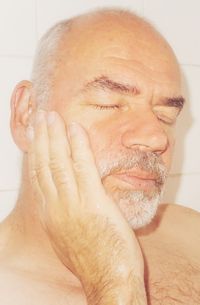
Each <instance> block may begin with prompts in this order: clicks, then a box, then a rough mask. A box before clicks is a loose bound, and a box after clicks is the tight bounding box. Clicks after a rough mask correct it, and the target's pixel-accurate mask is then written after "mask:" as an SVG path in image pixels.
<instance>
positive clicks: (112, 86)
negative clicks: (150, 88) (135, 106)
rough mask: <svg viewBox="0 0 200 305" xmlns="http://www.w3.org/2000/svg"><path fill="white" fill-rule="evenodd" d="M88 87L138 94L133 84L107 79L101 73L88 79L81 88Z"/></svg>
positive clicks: (85, 89)
mask: <svg viewBox="0 0 200 305" xmlns="http://www.w3.org/2000/svg"><path fill="white" fill-rule="evenodd" d="M89 89H102V90H110V91H113V92H118V93H122V94H128V95H136V94H139V89H138V88H136V87H135V86H130V85H129V84H123V83H120V82H116V81H114V80H111V79H109V78H108V77H107V76H105V75H101V76H99V77H95V78H94V79H93V80H92V81H89V82H88V83H86V84H85V85H84V88H83V90H84V91H87V90H89Z"/></svg>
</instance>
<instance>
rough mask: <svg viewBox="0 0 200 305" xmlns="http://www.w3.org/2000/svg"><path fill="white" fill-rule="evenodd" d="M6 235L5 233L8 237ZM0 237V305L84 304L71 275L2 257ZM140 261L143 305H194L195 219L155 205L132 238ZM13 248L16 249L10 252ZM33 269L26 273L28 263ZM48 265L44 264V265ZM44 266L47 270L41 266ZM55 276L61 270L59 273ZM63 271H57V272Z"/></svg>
mask: <svg viewBox="0 0 200 305" xmlns="http://www.w3.org/2000/svg"><path fill="white" fill-rule="evenodd" d="M9 234H11V233H9ZM9 234H7V236H6V234H5V231H4V236H3V235H2V234H1V235H0V237H1V241H0V242H1V272H0V304H2V305H14V304H17V305H18V304H20V305H35V304H37V305H44V304H48V305H55V304H56V305H68V304H70V305H73V304H74V305H75V304H76V305H79V304H80V305H81V304H86V303H87V302H86V300H85V297H84V293H83V291H82V289H81V288H80V286H79V285H78V284H77V285H74V278H73V275H70V276H69V272H68V271H67V272H66V277H65V276H63V272H61V273H60V275H61V276H59V268H61V267H56V268H55V270H54V268H53V267H52V265H51V267H49V272H48V268H47V267H46V266H45V267H44V268H43V267H42V265H41V264H37V259H36V258H35V253H32V254H30V253H29V252H28V250H27V253H25V252H26V250H25V251H23V248H24V245H18V246H19V247H20V248H21V250H22V251H16V252H15V254H16V255H14V254H11V253H10V252H9V253H8V252H7V250H6V246H7V244H8V243H9V240H8V239H9ZM137 236H138V239H139V242H140V245H141V248H142V250H143V253H144V257H145V283H146V291H147V295H148V305H179V304H183V305H199V304H200V214H199V213H198V212H195V211H193V210H191V209H188V208H184V207H181V206H178V205H169V204H163V205H160V208H159V211H158V214H157V217H156V218H155V219H154V221H153V223H152V224H151V225H149V226H148V227H146V228H145V229H141V230H140V231H138V232H137ZM16 247H17V246H16ZM30 260H32V262H34V264H32V265H31V268H30V269H29V268H28V261H30ZM49 263H50V262H49ZM52 264H53V263H52ZM47 265H48V264H47ZM60 270H61V269H60ZM62 271H63V269H62Z"/></svg>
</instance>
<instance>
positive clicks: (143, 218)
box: [107, 188, 163, 230]
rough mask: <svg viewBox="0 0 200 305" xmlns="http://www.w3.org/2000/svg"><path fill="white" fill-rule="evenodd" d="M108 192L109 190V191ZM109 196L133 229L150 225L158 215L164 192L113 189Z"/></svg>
mask: <svg viewBox="0 0 200 305" xmlns="http://www.w3.org/2000/svg"><path fill="white" fill-rule="evenodd" d="M107 192H108V190H107ZM108 193H109V196H110V197H111V198H112V199H113V200H114V201H115V203H116V204H117V205H118V207H119V209H120V210H121V212H122V214H123V216H124V217H125V219H126V220H127V222H128V223H129V225H130V226H131V228H132V229H134V230H137V229H140V228H142V227H145V226H146V225H148V224H149V223H150V222H151V221H152V220H153V218H154V216H155V215H156V212H157V209H158V206H159V203H160V202H161V198H162V193H163V192H162V191H158V190H156V191H155V189H154V190H153V191H152V192H146V191H143V190H130V189H119V188H112V190H109V192H108Z"/></svg>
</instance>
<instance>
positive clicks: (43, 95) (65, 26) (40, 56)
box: [31, 8, 155, 106]
mask: <svg viewBox="0 0 200 305" xmlns="http://www.w3.org/2000/svg"><path fill="white" fill-rule="evenodd" d="M102 15H115V16H118V17H119V16H123V15H124V16H126V17H129V18H134V19H135V20H136V21H139V22H140V24H141V23H143V25H144V26H148V27H151V28H152V29H153V26H151V25H150V23H149V22H148V21H146V20H144V19H143V18H141V17H139V16H137V15H136V14H135V13H134V12H131V11H129V10H126V9H119V8H103V9H102V8H101V9H96V10H94V11H91V12H89V13H85V14H83V15H79V16H76V17H73V18H70V19H66V20H62V21H60V22H58V23H57V24H55V25H54V26H52V27H51V28H50V29H49V30H48V31H47V32H46V33H45V34H44V35H43V36H42V37H41V39H40V41H39V43H38V47H37V49H36V53H35V58H34V62H33V69H32V74H31V81H32V83H33V95H34V97H35V99H36V101H37V104H38V105H41V106H42V105H45V104H46V103H47V102H48V100H49V97H50V94H51V88H52V87H53V81H54V75H55V72H56V68H57V63H58V56H56V55H57V52H58V50H59V46H60V43H61V41H62V38H63V37H65V38H66V34H67V33H69V32H70V29H71V27H72V24H73V23H74V22H75V21H76V20H77V19H80V18H81V17H82V16H83V17H90V16H102ZM154 30H155V29H154Z"/></svg>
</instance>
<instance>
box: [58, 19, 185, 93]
mask: <svg viewBox="0 0 200 305" xmlns="http://www.w3.org/2000/svg"><path fill="white" fill-rule="evenodd" d="M60 52H61V56H60V58H62V60H61V61H60V64H62V67H60V69H61V70H65V69H66V70H65V72H64V75H65V77H66V78H67V77H70V78H71V79H72V78H73V76H74V77H75V74H76V75H78V79H79V82H80V81H81V80H83V81H85V80H86V78H87V77H88V78H90V77H95V74H96V75H97V74H98V75H99V74H109V75H111V76H112V75H114V77H115V78H116V77H119V78H121V79H124V81H126V82H130V81H133V80H134V82H135V81H136V80H138V81H140V80H143V81H144V82H145V81H148V82H149V83H152V85H153V84H157V86H158V87H162V84H163V85H165V86H168V87H170V88H171V89H172V91H173V90H174V91H176V90H179V89H180V70H179V66H178V64H177V61H176V57H175V55H174V53H173V51H172V50H171V48H170V46H169V45H168V43H167V42H166V41H165V40H164V39H163V38H162V37H161V36H160V34H158V33H157V32H156V31H155V30H153V29H152V28H151V27H150V26H149V25H148V24H146V23H145V22H143V21H141V20H138V19H137V18H136V20H135V19H133V18H132V19H131V18H128V19H125V18H124V17H123V18H122V17H119V16H118V17H117V18H116V17H112V18H111V17H109V18H108V16H107V17H104V18H100V19H98V18H96V19H95V18H94V17H93V18H88V19H83V20H80V21H78V22H77V23H76V24H75V26H73V28H72V30H71V33H70V35H69V37H68V39H66V40H65V39H63V42H62V46H61V51H60ZM67 69H68V71H67ZM69 71H70V73H69ZM73 72H75V73H73ZM88 80H89V79H88Z"/></svg>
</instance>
